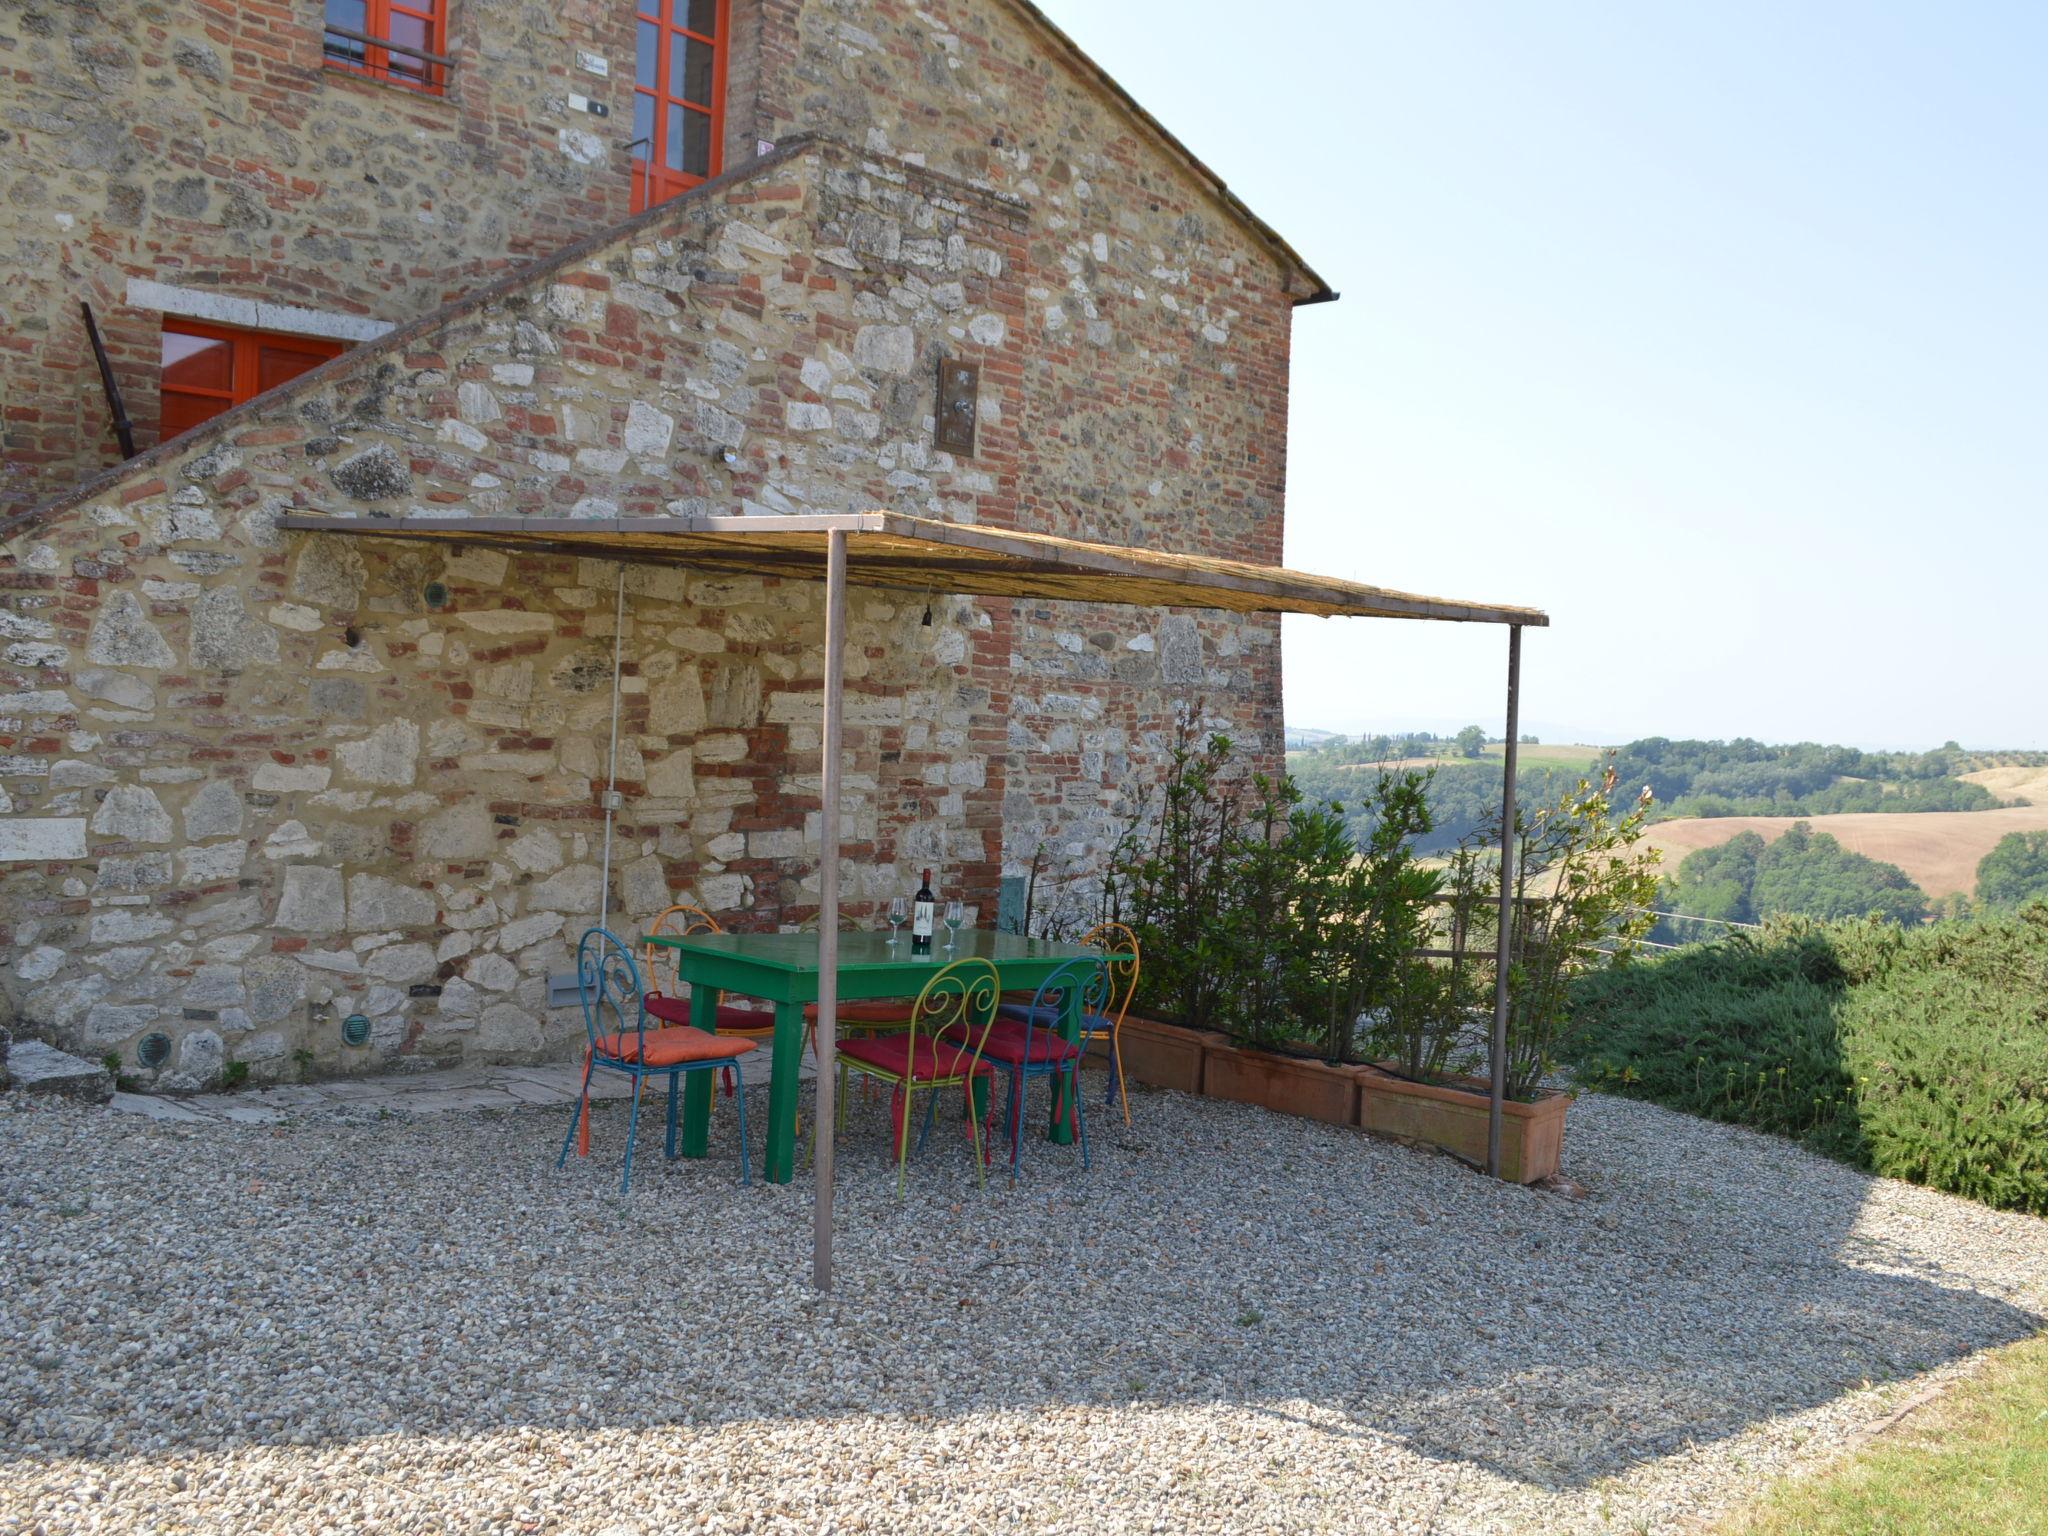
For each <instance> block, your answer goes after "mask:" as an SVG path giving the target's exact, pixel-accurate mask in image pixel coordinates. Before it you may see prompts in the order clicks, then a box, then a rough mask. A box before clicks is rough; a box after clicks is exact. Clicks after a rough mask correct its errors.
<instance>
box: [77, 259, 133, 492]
mask: <svg viewBox="0 0 2048 1536" xmlns="http://www.w3.org/2000/svg"><path fill="white" fill-rule="evenodd" d="M78 309H79V313H81V314H83V315H84V316H85V334H86V335H87V336H89V337H91V338H92V355H93V357H94V359H95V360H96V361H97V362H98V363H99V365H100V388H101V389H103V390H105V391H106V392H107V409H108V410H109V411H111V412H113V414H114V436H115V437H116V438H117V439H118V440H119V441H120V444H121V457H122V458H124V459H132V458H134V457H135V429H134V427H132V426H131V425H129V422H128V407H127V406H125V405H123V404H122V403H121V386H120V385H118V384H116V383H115V382H114V365H113V364H112V363H110V362H108V361H107V348H106V343H104V342H103V341H101V340H100V327H99V322H98V321H96V320H94V319H93V317H92V306H91V305H90V304H88V303H86V302H85V300H83V299H80V300H79V301H78Z"/></svg>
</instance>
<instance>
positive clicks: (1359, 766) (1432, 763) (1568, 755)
mask: <svg viewBox="0 0 2048 1536" xmlns="http://www.w3.org/2000/svg"><path fill="white" fill-rule="evenodd" d="M1606 750H1607V749H1606V748H1605V747H1588V746H1581V745H1578V744H1576V743H1573V744H1571V745H1560V746H1552V745H1551V744H1550V743H1548V742H1544V743H1543V744H1541V745H1540V746H1532V745H1530V744H1529V743H1527V742H1524V743H1523V744H1522V748H1521V755H1520V758H1519V761H1520V763H1521V765H1522V766H1523V767H1524V768H1536V767H1556V768H1584V769H1586V770H1588V771H1589V772H1590V771H1591V770H1592V768H1593V766H1594V765H1595V764H1596V763H1598V762H1599V761H1600V757H1601V754H1603V753H1604V752H1606ZM1506 752H1507V748H1506V747H1504V746H1502V745H1501V744H1500V743H1499V742H1497V741H1495V742H1490V743H1488V744H1487V748H1486V751H1485V753H1484V755H1482V756H1480V757H1466V756H1464V755H1463V754H1462V753H1460V752H1459V751H1458V750H1457V748H1455V747H1446V748H1445V749H1444V751H1443V753H1442V754H1441V755H1440V756H1437V757H1395V758H1389V759H1388V760H1387V761H1386V762H1384V763H1333V764H1332V765H1331V766H1332V767H1333V768H1335V769H1336V770H1337V771H1338V772H1340V773H1377V772H1379V770H1380V769H1382V768H1445V767H1449V766H1450V765H1452V764H1454V763H1483V762H1488V761H1491V762H1496V763H1497V762H1499V761H1501V759H1502V757H1503V756H1504V755H1505V754H1506ZM1993 793H1994V794H1998V793H2003V791H1998V790H1994V791H1993Z"/></svg>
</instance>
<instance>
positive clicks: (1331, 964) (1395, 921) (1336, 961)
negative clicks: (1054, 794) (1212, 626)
mask: <svg viewBox="0 0 2048 1536" xmlns="http://www.w3.org/2000/svg"><path fill="white" fill-rule="evenodd" d="M1233 759H1234V749H1233V747H1232V744H1231V742H1230V740H1229V738H1227V737H1224V736H1217V735H1212V736H1208V737H1206V738H1204V737H1202V736H1201V735H1200V734H1199V732H1198V731H1196V729H1195V728H1194V727H1193V725H1192V724H1190V723H1188V722H1185V721H1184V722H1183V723H1182V725H1181V728H1180V731H1179V735H1178V736H1177V738H1176V740H1175V743H1174V746H1173V749H1172V760H1171V767H1170V771H1169V772H1168V775H1167V779H1166V785H1165V789H1164V792H1163V798H1162V801H1161V804H1160V808H1159V814H1158V816H1157V818H1156V820H1153V821H1151V822H1150V823H1149V830H1147V826H1148V824H1146V823H1144V822H1139V823H1135V824H1134V825H1133V827H1132V829H1131V830H1130V831H1129V832H1127V833H1126V835H1125V838H1124V841H1123V844H1122V846H1121V847H1120V849H1119V852H1118V854H1117V856H1116V858H1115V859H1114V861H1113V867H1112V869H1111V872H1110V874H1109V876H1108V878H1107V879H1106V881H1105V883H1104V889H1105V906H1106V915H1108V916H1111V917H1114V918H1116V919H1117V920H1119V921H1123V922H1128V923H1129V924H1130V925H1131V927H1132V928H1133V930H1134V931H1135V932H1136V933H1137V935H1138V942H1139V945H1140V947H1141V949H1142V952H1143V954H1144V957H1145V964H1144V967H1143V970H1142V971H1141V972H1140V987H1141V988H1142V991H1141V993H1140V1001H1141V1004H1142V1005H1143V1006H1146V1007H1149V1008H1151V1009H1153V1010H1155V1011H1157V1012H1160V1013H1164V1014H1165V1015H1167V1016H1168V1017H1172V1018H1176V1019H1178V1020H1180V1021H1181V1022H1182V1023H1185V1024H1189V1025H1192V1026H1194V1027H1196V1028H1202V1029H1217V1030H1222V1031H1223V1032H1225V1033H1227V1034H1229V1035H1231V1036H1232V1037H1233V1038H1235V1039H1237V1040H1240V1041H1242V1042H1244V1043H1246V1044H1252V1045H1297V1046H1310V1047H1313V1048H1314V1049H1316V1050H1318V1051H1319V1052H1320V1053H1321V1054H1322V1055H1324V1056H1325V1057H1327V1058H1328V1059H1331V1060H1338V1061H1342V1060H1348V1059H1350V1058H1351V1056H1352V1054H1353V1052H1354V1049H1355V1042H1354V1034H1355V1024H1356V1020H1357V1019H1358V1017H1359V1015H1360V1014H1361V1013H1362V1012H1363V1011H1364V1010H1365V1009H1366V1008H1368V1007H1370V1006H1372V1005H1373V1004H1374V1003H1375V1002H1376V1001H1378V1000H1379V999H1380V998H1381V997H1382V996H1384V995H1385V993H1386V991H1387V989H1388V987H1389V986H1390V984H1391V980H1392V978H1393V977H1394V975H1395V974H1396V973H1397V971H1398V969H1399V966H1400V965H1401V963H1402V962H1403V961H1404V960H1405V958H1406V956H1407V955H1408V954H1409V953H1410V952H1411V951H1413V950H1414V949H1415V948H1417V947H1418V946H1419V945H1420V944H1421V942H1422V934H1423V931H1424V929H1425V927H1426V926H1427V913H1428V909H1429V907H1430V906H1431V905H1432V903H1434V901H1435V899H1436V896H1437V887H1438V879H1437V877H1436V876H1435V875H1433V874H1432V873H1431V872H1429V871H1427V870H1423V869H1420V868H1419V867H1418V866H1417V865H1416V863H1415V858H1414V851H1413V841H1414V839H1415V837H1416V836H1418V835H1420V834H1422V833H1426V832H1427V831H1428V830H1429V808H1428V803H1427V798H1426V791H1427V787H1428V776H1427V775H1426V774H1421V773H1400V774H1391V773H1386V774H1381V775H1380V776H1379V778H1378V780H1377V782H1376V783H1375V784H1374V786H1373V787H1372V789H1371V791H1370V794H1371V797H1372V799H1373V801H1374V803H1375V806H1376V812H1375V832H1374V835H1373V837H1372V839H1371V840H1370V841H1369V842H1367V843H1366V844H1365V846H1363V847H1360V846H1359V845H1357V844H1355V843H1354V842H1353V841H1352V839H1351V836H1350V834H1349V833H1348V832H1347V831H1346V830H1345V824H1344V815H1343V808H1342V807H1341V806H1329V805H1310V804H1305V803H1304V802H1303V800H1302V796H1301V793H1300V791H1299V790H1298V789H1296V788H1295V786H1294V784H1293V783H1292V781H1291V780H1289V779H1287V778H1285V777H1284V776H1283V777H1282V778H1280V779H1278V780H1275V779H1271V778H1269V777H1268V776H1266V775H1264V774H1256V773H1254V774H1246V773H1243V772H1242V771H1240V770H1239V768H1238V766H1237V765H1236V763H1235V762H1234V760H1233Z"/></svg>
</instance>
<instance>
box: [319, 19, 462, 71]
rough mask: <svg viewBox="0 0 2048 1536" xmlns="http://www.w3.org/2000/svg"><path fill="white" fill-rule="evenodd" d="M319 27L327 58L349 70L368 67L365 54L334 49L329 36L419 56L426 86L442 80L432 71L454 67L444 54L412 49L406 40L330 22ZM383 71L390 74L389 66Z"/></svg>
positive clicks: (406, 54) (387, 51)
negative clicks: (401, 40)
mask: <svg viewBox="0 0 2048 1536" xmlns="http://www.w3.org/2000/svg"><path fill="white" fill-rule="evenodd" d="M321 30H322V31H323V32H324V33H325V37H324V38H323V39H322V45H323V46H322V51H323V52H324V53H325V54H326V56H327V57H328V58H330V59H335V60H338V61H339V62H340V63H343V64H346V65H348V66H349V67H350V68H352V69H367V68H368V64H367V63H366V56H365V55H364V54H358V53H352V52H350V51H349V50H348V49H346V48H336V47H335V46H334V45H333V43H332V42H331V41H329V39H333V38H337V37H340V38H346V39H347V40H348V41H349V42H352V43H360V44H362V45H363V47H364V48H366V49H368V48H382V49H383V50H384V51H385V52H386V53H402V54H404V55H405V56H406V57H407V58H409V59H418V60H419V61H420V62H421V63H422V64H425V65H426V66H427V70H426V74H425V76H424V77H423V83H425V84H427V85H439V84H440V83H441V78H442V76H441V75H437V74H436V73H435V71H436V70H440V71H443V72H444V73H445V72H446V71H448V70H451V69H453V68H454V67H455V61H454V60H453V59H451V58H450V57H448V55H447V54H445V53H434V52H432V51H430V50H429V49H425V48H414V47H412V46H411V45H410V44H408V43H400V42H394V41H393V40H392V39H390V38H388V37H372V36H371V35H370V34H369V33H367V32H358V31H356V30H355V29H354V28H353V27H343V26H337V25H335V24H334V23H333V22H331V21H330V22H325V23H323V24H322V28H321ZM382 73H383V74H384V75H385V76H386V77H389V76H390V73H391V71H390V68H389V66H388V65H387V66H386V68H385V69H384V71H383V72H382ZM400 78H406V79H410V78H413V77H411V76H409V75H408V76H402V77H400Z"/></svg>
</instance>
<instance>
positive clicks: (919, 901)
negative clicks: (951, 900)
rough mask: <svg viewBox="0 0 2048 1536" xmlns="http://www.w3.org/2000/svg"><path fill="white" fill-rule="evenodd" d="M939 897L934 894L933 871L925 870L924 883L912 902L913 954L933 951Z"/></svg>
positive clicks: (911, 942)
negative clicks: (933, 934)
mask: <svg viewBox="0 0 2048 1536" xmlns="http://www.w3.org/2000/svg"><path fill="white" fill-rule="evenodd" d="M938 914H939V898H938V897H936V896H934V895H933V894H932V872H931V871H930V870H926V871H925V872H924V884H923V885H921V886H919V887H918V888H917V895H916V897H915V898H914V899H913V900H912V901H911V904H910V952H911V953H912V954H913V955H928V954H930V953H931V952H932V931H933V930H934V929H935V928H937V927H938V921H937V919H938Z"/></svg>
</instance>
